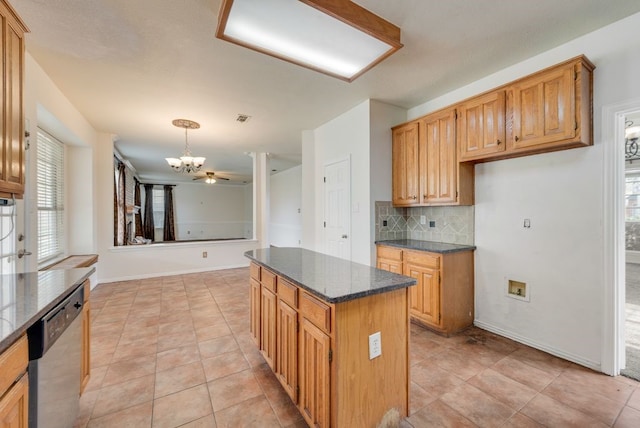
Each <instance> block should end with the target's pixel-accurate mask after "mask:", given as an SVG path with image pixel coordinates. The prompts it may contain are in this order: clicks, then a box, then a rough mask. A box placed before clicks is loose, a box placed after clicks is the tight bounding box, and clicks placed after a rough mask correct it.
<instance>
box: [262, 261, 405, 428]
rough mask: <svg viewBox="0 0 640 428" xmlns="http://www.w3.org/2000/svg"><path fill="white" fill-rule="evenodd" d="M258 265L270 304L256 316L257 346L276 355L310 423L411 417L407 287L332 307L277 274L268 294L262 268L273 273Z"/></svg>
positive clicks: (277, 368) (277, 369)
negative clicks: (372, 352)
mask: <svg viewBox="0 0 640 428" xmlns="http://www.w3.org/2000/svg"><path fill="white" fill-rule="evenodd" d="M252 265H253V264H252ZM256 267H258V265H256ZM260 269H261V272H262V284H261V294H260V299H261V300H262V302H265V301H267V302H269V303H266V304H264V305H263V306H262V310H263V313H262V316H261V317H259V318H258V319H259V320H260V325H259V330H260V331H261V334H262V341H261V346H260V347H261V349H262V353H263V355H265V360H266V359H267V358H272V359H273V361H274V365H273V366H272V369H273V371H274V373H275V374H276V378H277V379H278V380H279V381H280V383H281V384H282V386H283V388H284V389H285V391H286V392H287V394H288V395H289V396H290V397H291V399H292V400H293V402H294V403H295V404H296V406H297V407H298V409H299V411H300V413H301V414H302V416H303V417H304V419H305V421H306V422H307V424H309V426H313V427H341V426H377V425H378V424H379V423H380V421H381V419H382V417H383V416H384V414H385V413H386V412H387V411H389V410H391V409H398V410H399V411H400V414H401V416H402V417H405V416H407V415H408V410H409V407H408V403H409V395H408V391H409V349H408V345H409V325H408V320H409V314H408V289H407V288H405V289H398V290H393V291H391V292H388V293H383V294H377V295H373V296H366V297H362V298H360V299H355V300H350V301H346V302H340V303H335V304H331V303H328V302H326V301H324V300H321V299H319V298H317V297H316V296H314V295H312V294H311V293H309V292H308V291H306V290H305V289H303V288H302V287H300V286H298V285H296V284H293V283H291V282H290V281H288V280H287V279H285V278H283V277H281V276H279V275H277V276H274V279H273V280H272V279H268V280H267V282H268V283H269V284H273V283H274V282H275V292H273V291H271V289H269V288H267V287H265V273H266V274H267V275H266V276H267V277H269V275H274V274H273V273H272V272H270V271H269V270H268V269H267V268H265V267H262V266H261V267H260ZM250 280H253V281H255V279H254V278H253V276H252V278H251V279H250ZM268 287H270V286H268ZM265 289H266V294H265ZM265 295H266V296H268V297H267V298H266V299H265V297H264V296H265ZM271 295H273V296H274V298H275V301H276V303H275V308H276V311H277V316H276V320H277V321H276V326H275V335H274V338H275V340H274V343H275V349H276V351H275V353H274V354H275V355H272V356H270V352H265V347H269V346H271V341H270V340H269V339H268V338H267V339H265V335H269V334H271V331H272V327H270V325H271V324H270V323H271V317H270V316H265V314H264V311H265V307H266V308H271V306H272V304H271V303H270V302H271V300H270V299H271ZM251 296H252V297H251V298H252V299H254V291H253V286H252V291H251ZM266 310H267V311H270V310H271V309H266ZM252 328H253V327H252ZM377 331H380V332H381V337H382V341H383V342H384V344H383V353H382V355H381V356H380V357H377V358H375V359H374V360H370V359H369V351H368V335H369V334H372V333H374V332H377ZM373 391H375V393H373ZM354 409H358V411H357V412H354Z"/></svg>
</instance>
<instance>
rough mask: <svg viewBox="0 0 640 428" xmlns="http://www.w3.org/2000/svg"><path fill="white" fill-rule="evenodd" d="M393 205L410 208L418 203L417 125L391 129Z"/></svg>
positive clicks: (415, 123) (410, 124)
mask: <svg viewBox="0 0 640 428" xmlns="http://www.w3.org/2000/svg"><path fill="white" fill-rule="evenodd" d="M392 153H393V154H392V157H393V178H392V179H393V190H392V193H393V195H392V196H393V204H394V205H397V206H411V205H417V204H418V203H419V200H418V195H419V194H420V190H419V189H418V184H419V172H418V167H419V166H418V123H417V122H411V123H407V124H405V125H401V126H399V127H396V128H394V129H393V148H392Z"/></svg>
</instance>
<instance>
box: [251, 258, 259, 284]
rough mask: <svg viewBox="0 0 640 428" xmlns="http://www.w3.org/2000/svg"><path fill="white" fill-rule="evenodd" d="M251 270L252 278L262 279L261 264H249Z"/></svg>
mask: <svg viewBox="0 0 640 428" xmlns="http://www.w3.org/2000/svg"><path fill="white" fill-rule="evenodd" d="M249 272H250V276H251V278H253V279H255V280H256V281H260V265H258V264H256V263H253V262H252V263H251V264H250V265H249Z"/></svg>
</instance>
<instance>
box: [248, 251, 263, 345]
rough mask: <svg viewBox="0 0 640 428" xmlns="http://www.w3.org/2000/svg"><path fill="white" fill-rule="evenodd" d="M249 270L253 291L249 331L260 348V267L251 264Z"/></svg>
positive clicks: (250, 284) (250, 300)
mask: <svg viewBox="0 0 640 428" xmlns="http://www.w3.org/2000/svg"><path fill="white" fill-rule="evenodd" d="M249 270H250V276H249V286H250V289H251V296H250V299H249V302H250V305H251V308H250V313H249V331H250V333H251V338H252V339H253V341H254V342H255V343H256V345H258V347H260V302H261V297H260V296H261V288H260V266H258V265H257V264H255V263H251V265H250V266H249Z"/></svg>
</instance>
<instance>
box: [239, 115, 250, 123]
mask: <svg viewBox="0 0 640 428" xmlns="http://www.w3.org/2000/svg"><path fill="white" fill-rule="evenodd" d="M250 118H251V116H249V115H246V114H239V115H238V117H236V121H237V122H240V123H245V122H247V121H248V120H249V119H250Z"/></svg>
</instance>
